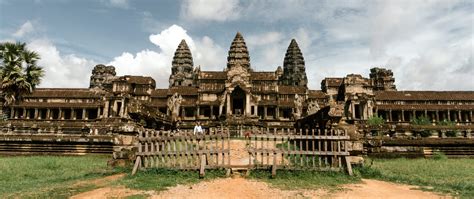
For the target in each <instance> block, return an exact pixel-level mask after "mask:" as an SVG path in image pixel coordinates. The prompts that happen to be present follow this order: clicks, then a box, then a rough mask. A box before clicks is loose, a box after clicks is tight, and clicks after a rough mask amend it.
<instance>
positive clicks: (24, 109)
mask: <svg viewBox="0 0 474 199" xmlns="http://www.w3.org/2000/svg"><path fill="white" fill-rule="evenodd" d="M22 119H26V108H23V115H22Z"/></svg>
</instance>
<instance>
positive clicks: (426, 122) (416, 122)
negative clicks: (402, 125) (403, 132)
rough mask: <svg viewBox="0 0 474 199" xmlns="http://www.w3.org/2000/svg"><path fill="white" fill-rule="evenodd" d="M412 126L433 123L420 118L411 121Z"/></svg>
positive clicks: (427, 119) (423, 117)
mask: <svg viewBox="0 0 474 199" xmlns="http://www.w3.org/2000/svg"><path fill="white" fill-rule="evenodd" d="M411 124H412V125H430V124H431V121H430V119H429V118H428V117H425V116H420V117H417V118H415V119H413V120H412V121H411Z"/></svg>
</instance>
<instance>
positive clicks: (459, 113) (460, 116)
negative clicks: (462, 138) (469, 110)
mask: <svg viewBox="0 0 474 199" xmlns="http://www.w3.org/2000/svg"><path fill="white" fill-rule="evenodd" d="M458 121H459V122H463V121H462V115H461V111H460V110H458Z"/></svg>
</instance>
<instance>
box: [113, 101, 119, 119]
mask: <svg viewBox="0 0 474 199" xmlns="http://www.w3.org/2000/svg"><path fill="white" fill-rule="evenodd" d="M117 106H118V105H117V101H116V100H114V108H112V110H113V111H114V115H112V116H113V117H116V116H118V114H119V110H118V107H117Z"/></svg>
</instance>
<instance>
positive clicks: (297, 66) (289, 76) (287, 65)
mask: <svg viewBox="0 0 474 199" xmlns="http://www.w3.org/2000/svg"><path fill="white" fill-rule="evenodd" d="M280 82H281V84H282V85H292V86H304V87H307V85H308V78H307V77H306V70H305V67H304V58H303V54H302V53H301V50H300V48H299V47H298V43H296V40H295V39H292V40H291V42H290V45H289V46H288V49H287V50H286V54H285V59H284V61H283V75H282V76H281V78H280Z"/></svg>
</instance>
